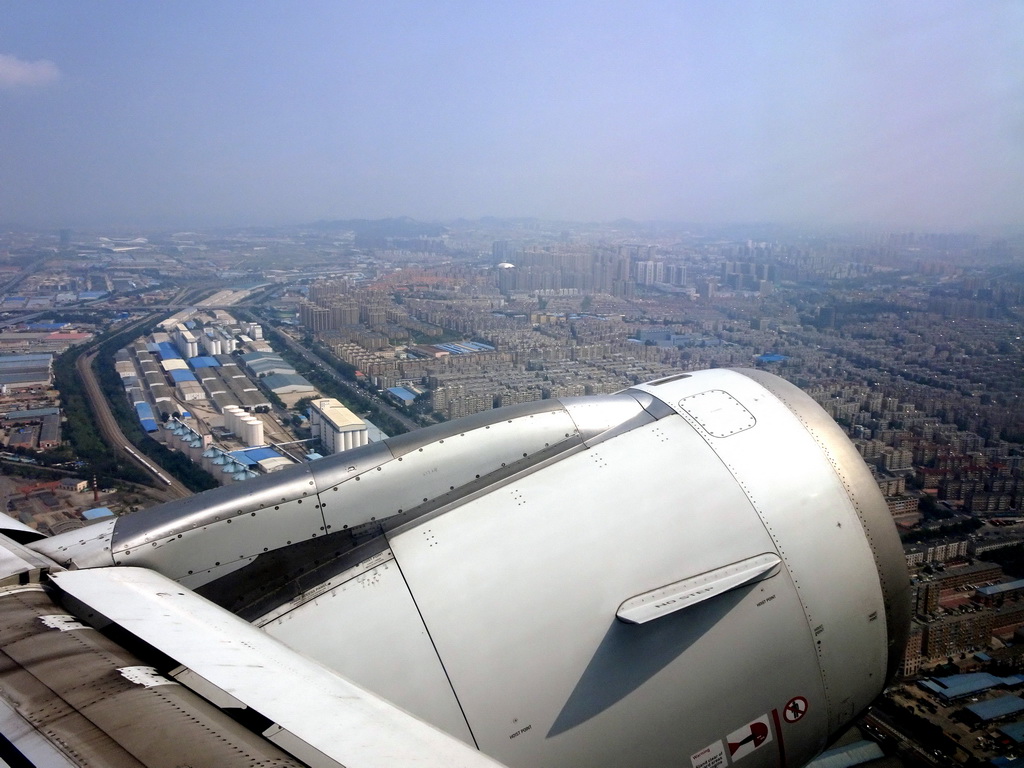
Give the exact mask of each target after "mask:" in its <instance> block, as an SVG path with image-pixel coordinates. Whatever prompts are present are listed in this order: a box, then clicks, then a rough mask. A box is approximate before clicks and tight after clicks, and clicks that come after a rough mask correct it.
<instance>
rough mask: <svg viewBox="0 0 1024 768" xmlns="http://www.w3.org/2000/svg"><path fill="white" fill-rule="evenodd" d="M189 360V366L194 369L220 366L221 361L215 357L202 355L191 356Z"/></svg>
mask: <svg viewBox="0 0 1024 768" xmlns="http://www.w3.org/2000/svg"><path fill="white" fill-rule="evenodd" d="M187 362H188V367H189V368H191V369H192V370H195V369H196V368H220V361H218V360H217V358H215V357H208V356H203V355H200V356H199V357H190V358H189V359H188V361H187Z"/></svg>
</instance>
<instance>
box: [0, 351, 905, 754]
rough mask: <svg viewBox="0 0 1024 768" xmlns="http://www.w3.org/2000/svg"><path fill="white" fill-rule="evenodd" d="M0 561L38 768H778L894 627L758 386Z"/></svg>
mask: <svg viewBox="0 0 1024 768" xmlns="http://www.w3.org/2000/svg"><path fill="white" fill-rule="evenodd" d="M6 533H7V536H0V541H2V543H3V547H2V549H0V566H2V570H0V585H2V584H7V586H6V587H2V586H0V625H2V627H3V637H2V638H0V643H2V649H0V650H2V651H3V654H5V655H3V656H0V664H2V669H0V715H2V717H0V730H2V732H3V733H4V734H5V735H6V737H7V739H8V742H7V743H8V744H9V745H10V749H9V750H8V751H9V752H10V753H11V754H15V755H17V754H19V753H20V754H22V755H29V754H33V755H34V754H38V755H42V756H43V757H40V758H38V759H35V758H29V759H30V760H33V759H35V762H34V763H31V764H35V765H51V764H53V765H64V764H67V765H160V766H163V765H167V766H180V765H211V766H213V765H216V766H221V765H227V766H230V765H247V766H258V765H268V766H270V765H309V766H321V765H322V766H339V765H342V766H359V767H360V768H362V767H363V766H365V767H366V768H370V767H371V766H374V767H375V766H402V765H424V766H432V765H438V766H440V765H446V766H448V765H465V766H477V765H498V764H504V765H508V766H512V767H513V768H530V767H532V766H546V767H547V768H575V766H579V765H587V766H589V767H591V768H613V767H614V766H620V765H625V764H629V765H631V766H637V767H639V766H649V767H650V768H660V767H661V766H678V765H687V764H689V766H690V768H732V767H733V766H736V768H786V767H788V766H797V765H802V764H803V763H805V762H807V761H808V760H810V759H811V758H813V757H814V755H816V754H817V753H818V752H820V751H821V749H823V748H824V747H825V745H826V744H827V743H828V739H829V738H830V737H831V736H832V735H833V734H835V733H837V732H838V731H840V730H841V729H842V728H844V727H845V726H846V724H847V723H849V722H850V721H851V720H852V719H853V718H854V717H855V716H856V714H857V713H859V712H860V711H862V710H863V709H864V708H865V707H867V706H868V705H869V704H870V703H871V701H872V700H873V699H874V697H875V696H876V695H877V694H878V693H879V692H880V691H881V690H882V688H883V686H884V685H885V683H886V681H887V680H889V679H891V677H892V675H893V674H894V672H895V669H896V666H897V664H898V662H899V660H900V658H901V654H902V649H903V643H904V639H905V637H906V632H907V628H908V623H909V579H908V577H907V571H906V564H905V561H904V558H903V552H902V548H901V547H900V544H899V539H898V537H897V535H896V531H895V526H894V525H893V522H892V519H891V516H890V514H889V511H888V508H887V506H886V504H885V500H884V499H883V498H882V496H881V493H880V491H879V489H878V486H877V484H876V483H875V481H874V479H873V478H872V476H871V473H870V471H869V470H868V468H867V467H866V466H865V464H864V462H863V460H862V459H861V457H860V455H859V454H858V453H857V451H856V450H855V449H854V447H853V446H852V444H851V443H850V442H849V440H848V439H847V437H846V436H845V434H844V433H843V432H842V430H841V429H840V428H839V427H838V426H837V425H836V424H835V422H834V421H832V419H830V418H829V417H828V415H827V414H826V413H825V412H824V411H823V410H822V409H821V408H820V407H819V406H818V405H817V404H816V403H814V401H813V400H812V399H811V398H810V397H808V396H807V395H806V394H804V393H803V392H801V391H800V390H799V389H797V388H796V387H794V386H793V385H791V384H788V383H787V382H785V381H782V380H781V379H778V378H777V377H774V376H771V375H770V374H766V373H764V372H760V371H730V370H715V371H702V372H694V373H685V374H678V375H675V376H671V377H668V378H666V379H662V380H658V381H654V382H649V383H647V384H643V385H638V386H635V387H631V388H629V389H627V390H624V391H622V392H619V393H616V394H614V395H601V396H594V397H584V398H567V399H564V400H542V401H539V402H535V403H529V404H524V405H519V406H511V407H509V408H505V409H498V410H494V411H488V412H485V413H481V414H477V415H475V416H470V417H467V418H465V419H461V420H457V421H453V422H448V423H445V424H439V425H436V426H434V427H430V428H426V429H423V430H420V431H418V432H414V433H411V434H408V435H402V436H399V437H395V438H391V439H389V440H386V441H384V442H383V443H377V444H373V445H369V446H364V447H362V448H358V449H354V450H352V451H346V452H344V453H340V454H336V455H334V456H331V457H328V458H325V459H321V460H318V461H316V462H313V463H310V464H306V465H302V466H299V467H295V468H293V469H291V470H288V471H282V472H276V473H271V474H269V475H266V476H263V477H260V478H255V479H252V480H248V481H246V482H244V483H236V484H234V485H231V486H225V487H223V488H219V489H214V490H212V491H208V492H206V493H203V494H198V495H196V496H193V497H190V498H188V499H182V500H179V501H174V502H169V503H167V504H164V505H161V506H159V507H154V508H152V509H148V510H144V511H143V512H139V513H135V514H133V515H130V516H126V517H122V518H119V519H117V520H116V521H112V522H108V523H105V524H97V525H93V526H88V527H87V528H84V529H81V530H78V531H71V532H68V533H65V534H61V535H59V536H54V537H52V538H47V539H41V540H36V541H32V540H31V539H32V536H33V534H32V532H30V531H25V530H22V529H20V528H19V527H18V526H9V527H8V528H7V531H6ZM19 542H22V543H19ZM2 749H3V743H2V742H0V757H3V754H4V753H3V751H2ZM50 755H54V756H57V755H59V756H60V759H62V760H64V761H65V762H63V763H62V762H57V761H56V758H54V760H53V761H50V759H49V756H50ZM4 759H6V758H4ZM232 760H234V762H232ZM132 761H134V762H132ZM494 761H499V762H497V763H496V762H494ZM8 762H9V763H10V764H12V765H16V764H18V763H16V762H11V761H8Z"/></svg>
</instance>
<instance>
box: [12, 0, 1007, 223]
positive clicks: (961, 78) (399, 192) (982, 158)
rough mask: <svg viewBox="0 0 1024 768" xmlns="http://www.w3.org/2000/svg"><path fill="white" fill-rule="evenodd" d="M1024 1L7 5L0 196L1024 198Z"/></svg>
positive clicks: (233, 210) (929, 204)
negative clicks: (1023, 46) (1022, 54)
mask: <svg viewBox="0 0 1024 768" xmlns="http://www.w3.org/2000/svg"><path fill="white" fill-rule="evenodd" d="M1022 43H1024V6H1022V5H1021V4H1020V3H1018V2H981V3H956V2H947V1H945V0H941V1H940V2H896V3H893V2H881V1H875V0H872V1H870V2H859V3H835V2H824V3H823V2H780V3H771V4H756V3H746V2H731V1H730V2H687V3H670V2H638V3H615V2H554V3H520V4H513V3H470V2H445V3H437V4H431V3H427V4H424V3H413V2H383V3H367V4H359V3H333V2H310V3H303V4H301V5H291V4H272V3H241V2H220V3H203V2H181V3H166V4H155V3H132V2H92V3H80V2H70V1H69V2H48V3H9V4H5V7H4V22H3V25H2V27H0V142H2V145H3V152H2V153H0V221H2V222H4V223H5V224H8V225H21V226H31V227H51V228H52V227H91V226H98V227H102V226H112V225H119V226H120V225H123V226H127V227H150V228H160V227H178V228H180V227H202V226H221V225H225V226H252V225H280V224H296V223H302V222H311V221H316V220H321V219H337V218H371V219H372V218H384V217H395V216H410V217H413V218H416V219H419V220H449V219H453V218H456V217H466V218H477V217H481V216H502V217H538V218H542V219H549V220H551V219H555V220H558V219H560V220H571V221H611V220H615V219H619V218H630V219H634V220H640V221H653V220H660V221H684V222H687V221H693V222H705V223H721V222H751V221H772V222H778V223H783V224H790V225H813V226H822V225H825V226H851V225H853V226H862V225H867V226H877V227H881V228H889V229H893V228H896V229H899V228H902V229H915V228H916V229H919V230H920V229H928V230H929V231H947V232H948V231H967V230H971V231H990V232H999V231H1004V230H1005V229H1006V228H1017V227H1019V225H1020V223H1021V221H1022V220H1024V216H1022V214H1024V57H1022V56H1021V50H1022Z"/></svg>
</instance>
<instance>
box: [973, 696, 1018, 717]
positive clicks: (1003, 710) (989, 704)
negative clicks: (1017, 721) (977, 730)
mask: <svg viewBox="0 0 1024 768" xmlns="http://www.w3.org/2000/svg"><path fill="white" fill-rule="evenodd" d="M966 709H967V711H968V712H970V713H971V714H972V715H974V716H975V717H976V718H978V719H979V720H981V721H982V722H984V723H988V722H991V721H992V720H998V719H999V718H1001V717H1009V716H1010V715H1015V714H1017V713H1018V712H1024V699H1022V698H1021V697H1020V696H1013V695H1010V694H1007V695H1006V696H1000V697H999V698H996V699H991V700H989V701H982V702H979V703H977V704H971V705H970V706H969V707H966Z"/></svg>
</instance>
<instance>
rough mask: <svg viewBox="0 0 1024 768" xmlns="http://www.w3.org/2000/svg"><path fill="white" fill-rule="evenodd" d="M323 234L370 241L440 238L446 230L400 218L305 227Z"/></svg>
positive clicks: (338, 221) (437, 226) (321, 223)
mask: <svg viewBox="0 0 1024 768" xmlns="http://www.w3.org/2000/svg"><path fill="white" fill-rule="evenodd" d="M307 226H308V227H309V228H311V229H317V230H321V231H324V232H330V231H338V232H343V231H344V232H355V234H356V237H358V238H366V239H370V240H382V239H386V238H396V237H397V238H416V237H441V236H442V235H444V234H445V233H446V232H447V231H448V230H447V228H446V227H444V226H442V225H440V224H431V223H428V222H423V221H416V220H415V219H410V218H409V217H408V216H402V217H401V218H398V219H375V220H371V219H338V220H335V221H317V222H314V223H313V224H309V225H307Z"/></svg>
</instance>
